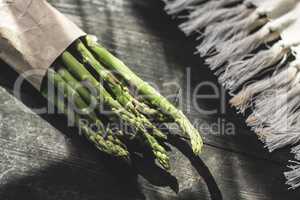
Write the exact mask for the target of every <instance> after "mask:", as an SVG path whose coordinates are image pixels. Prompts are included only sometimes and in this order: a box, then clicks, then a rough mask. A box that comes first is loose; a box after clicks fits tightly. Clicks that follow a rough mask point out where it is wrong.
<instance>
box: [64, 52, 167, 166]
mask: <svg viewBox="0 0 300 200" xmlns="http://www.w3.org/2000/svg"><path fill="white" fill-rule="evenodd" d="M61 60H62V62H63V64H64V66H65V67H66V68H67V69H68V71H69V72H70V73H71V74H73V75H74V76H75V77H76V78H77V79H78V80H79V81H88V82H89V83H90V84H91V85H92V86H93V87H94V88H95V89H97V90H98V95H97V96H96V99H97V101H99V102H100V103H101V104H103V105H108V106H110V108H111V111H112V112H113V114H115V115H117V116H118V117H120V119H122V120H124V121H125V122H128V123H129V124H131V125H132V127H133V128H136V130H137V131H138V133H140V134H142V136H143V138H144V140H145V142H146V143H147V144H148V145H149V146H150V147H151V150H152V152H153V154H154V155H155V156H156V158H157V160H158V161H159V163H160V164H161V165H162V166H163V167H164V168H166V169H168V168H169V158H168V156H167V152H166V150H165V149H164V148H163V147H162V146H161V145H160V144H159V142H158V141H157V140H156V139H155V138H154V137H153V136H151V135H150V134H149V133H148V129H147V128H149V127H145V126H144V125H145V124H144V122H143V121H142V120H141V119H140V118H137V117H136V116H135V115H134V114H132V113H130V112H128V111H127V110H125V109H124V108H123V106H122V105H121V104H119V102H118V101H116V100H114V99H113V97H112V96H111V95H110V94H109V93H108V92H107V91H106V89H105V88H104V87H103V86H102V85H101V83H99V82H98V81H97V80H96V79H95V78H94V77H93V76H92V75H91V74H90V72H89V71H88V70H87V69H86V68H85V67H84V66H83V65H82V64H81V63H80V62H78V61H77V60H76V59H75V58H74V57H73V56H72V55H71V54H70V53H69V52H67V51H66V52H64V53H63V54H62V55H61ZM153 133H155V132H153ZM156 136H158V135H156Z"/></svg>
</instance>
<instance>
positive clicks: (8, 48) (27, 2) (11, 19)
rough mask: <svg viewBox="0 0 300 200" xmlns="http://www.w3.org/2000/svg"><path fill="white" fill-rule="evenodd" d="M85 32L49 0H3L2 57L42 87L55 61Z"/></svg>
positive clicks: (0, 0) (0, 8) (0, 25)
mask: <svg viewBox="0 0 300 200" xmlns="http://www.w3.org/2000/svg"><path fill="white" fill-rule="evenodd" d="M84 35H86V33H85V32H84V31H82V30H81V29H80V28H78V27H77V26H76V25H75V24H74V23H72V22H71V21H70V20H69V19H67V18H66V17H65V16H64V15H63V14H61V13H60V12H59V11H58V10H56V9H55V8H53V7H52V6H51V5H50V4H49V3H48V2H46V1H45V0H0V58H1V59H2V60H4V61H5V62H7V63H8V64H9V65H10V66H11V67H13V68H14V69H15V70H16V71H17V72H18V73H19V74H21V75H23V76H24V77H25V78H26V79H27V80H28V81H29V82H30V83H31V84H32V85H33V86H34V87H35V88H36V89H38V90H39V89H40V87H41V83H42V80H43V78H44V76H45V74H46V72H47V69H48V68H49V67H50V66H51V64H52V63H53V62H54V61H55V60H56V59H57V58H58V57H59V56H60V55H61V53H62V52H63V51H64V50H65V49H66V48H67V47H68V46H69V45H71V44H72V42H74V41H75V40H76V39H78V38H79V37H81V36H84Z"/></svg>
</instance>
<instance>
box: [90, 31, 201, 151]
mask: <svg viewBox="0 0 300 200" xmlns="http://www.w3.org/2000/svg"><path fill="white" fill-rule="evenodd" d="M84 41H85V44H86V45H87V47H88V49H89V50H90V51H91V52H92V53H93V54H94V55H96V58H97V59H98V60H99V61H100V62H101V63H103V64H105V66H106V67H108V68H109V69H111V70H113V71H115V72H118V73H119V75H121V76H122V77H123V79H124V80H126V81H127V82H128V83H129V84H130V85H132V86H135V87H136V88H137V90H138V92H139V93H140V94H142V97H143V98H145V100H146V101H147V102H148V103H149V104H150V106H153V107H156V108H158V109H160V110H161V111H163V112H164V113H167V114H168V115H170V116H171V117H172V118H173V119H174V121H175V122H176V123H177V124H178V125H179V126H180V127H181V129H182V131H183V133H184V134H185V135H187V136H189V137H190V140H191V144H192V148H193V151H194V153H196V154H199V153H200V152H201V151H202V147H203V140H202V138H201V136H200V134H199V132H198V131H197V129H195V128H194V127H193V125H192V124H191V123H190V121H189V120H188V119H187V117H186V116H185V115H184V114H183V113H182V111H180V110H178V109H177V108H175V106H173V105H172V104H171V103H170V102H169V101H168V100H167V99H166V98H164V97H163V96H162V95H160V94H159V93H158V92H157V91H156V90H155V89H154V88H153V87H151V86H150V85H149V84H148V83H146V82H145V81H143V80H142V79H140V78H139V77H138V76H137V75H136V74H135V73H134V72H132V71H131V70H130V69H129V68H128V67H127V66H126V65H125V64H124V63H123V62H122V61H121V60H119V59H118V58H116V57H115V56H113V55H112V54H111V53H110V52H108V51H107V50H106V49H105V48H104V47H102V46H101V45H100V44H98V43H97V42H95V40H94V39H93V38H92V37H90V36H87V37H85V39H84Z"/></svg>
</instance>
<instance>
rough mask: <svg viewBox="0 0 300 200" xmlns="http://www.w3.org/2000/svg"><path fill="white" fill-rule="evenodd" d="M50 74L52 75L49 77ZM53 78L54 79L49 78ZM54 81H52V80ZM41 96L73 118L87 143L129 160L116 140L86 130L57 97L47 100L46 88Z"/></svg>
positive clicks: (69, 117)
mask: <svg viewBox="0 0 300 200" xmlns="http://www.w3.org/2000/svg"><path fill="white" fill-rule="evenodd" d="M54 73H55V72H53V71H52V70H51V69H50V70H49V74H50V76H53V75H55V74H54ZM51 74H52V75H51ZM51 78H54V77H50V79H51ZM53 80H54V79H53ZM41 92H42V95H43V96H44V97H45V98H47V99H48V100H49V101H50V102H51V103H53V104H54V105H55V106H56V107H57V108H58V109H59V110H60V111H61V112H63V113H65V115H66V116H67V117H68V119H71V118H73V116H74V117H75V119H74V120H75V123H76V125H77V126H78V127H79V128H81V130H82V132H83V134H84V135H85V136H86V138H87V139H89V141H91V142H92V143H93V144H94V145H95V146H96V147H97V148H98V149H99V150H101V151H103V152H105V153H107V154H109V155H112V156H116V157H122V158H125V159H126V160H128V159H129V152H128V151H127V150H126V148H124V145H122V146H120V145H118V144H116V143H115V142H116V140H115V139H112V137H110V138H109V139H107V140H106V139H104V138H103V137H102V135H101V134H100V133H96V132H94V131H92V130H91V129H90V128H88V127H87V126H86V125H82V124H80V116H79V115H78V114H77V113H76V112H74V111H73V110H72V109H71V108H70V107H68V106H67V105H65V102H64V100H61V99H59V98H57V97H54V98H49V96H48V92H47V89H46V88H43V89H42V91H41Z"/></svg>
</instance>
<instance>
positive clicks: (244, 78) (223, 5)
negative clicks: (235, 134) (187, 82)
mask: <svg viewBox="0 0 300 200" xmlns="http://www.w3.org/2000/svg"><path fill="white" fill-rule="evenodd" d="M165 3H166V11H167V12H168V13H169V14H172V15H174V14H175V15H177V16H178V15H179V16H181V15H183V16H184V18H185V19H186V20H185V22H184V23H183V24H181V25H180V28H181V29H182V31H183V32H184V33H185V34H187V35H190V34H198V35H199V38H201V41H202V42H201V44H200V45H199V46H198V47H197V52H198V53H199V54H200V55H201V56H204V57H205V58H206V63H207V64H208V65H209V67H210V69H211V70H213V71H214V73H215V74H216V75H217V76H218V77H219V82H220V83H221V84H222V85H223V86H224V87H225V88H226V89H227V90H228V91H229V93H230V94H231V95H232V96H233V98H232V100H231V101H230V103H231V104H232V105H233V106H236V107H237V109H238V112H241V113H244V114H245V113H247V114H248V113H250V115H249V116H248V119H247V124H248V125H249V126H250V127H251V128H252V129H253V130H254V131H255V132H256V133H257V134H258V136H259V138H260V139H261V140H262V141H263V142H265V144H266V147H267V148H268V149H269V150H270V151H271V152H272V151H274V150H276V149H280V148H283V147H286V146H293V148H292V151H291V152H292V153H294V154H295V160H296V161H291V162H292V166H289V167H290V168H291V171H289V172H286V173H285V176H286V178H287V179H288V181H287V184H288V185H290V187H291V188H293V189H295V188H297V187H299V186H300V162H299V161H300V156H299V155H300V145H299V141H300V131H299V130H300V126H299V116H300V98H299V95H298V94H300V90H299V69H300V68H299V66H300V65H299V53H300V39H299V33H300V18H299V16H300V1H299V0H165Z"/></svg>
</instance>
